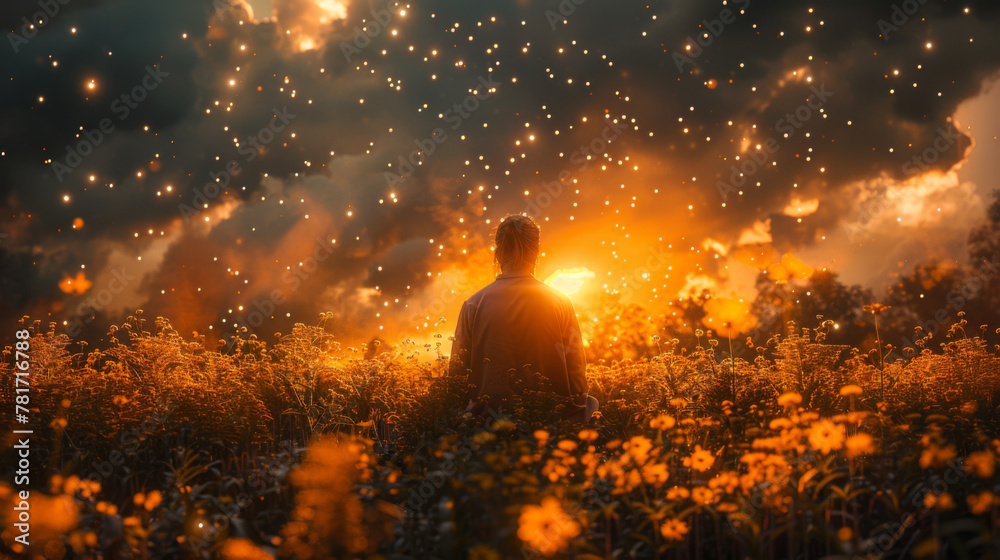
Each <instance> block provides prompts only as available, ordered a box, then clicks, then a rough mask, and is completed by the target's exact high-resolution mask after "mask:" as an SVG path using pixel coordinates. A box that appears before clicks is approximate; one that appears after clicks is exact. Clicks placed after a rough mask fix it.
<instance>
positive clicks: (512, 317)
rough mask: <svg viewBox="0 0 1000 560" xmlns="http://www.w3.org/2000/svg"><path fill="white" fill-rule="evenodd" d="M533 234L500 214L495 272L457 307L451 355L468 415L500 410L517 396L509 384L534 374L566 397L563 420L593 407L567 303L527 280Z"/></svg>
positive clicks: (586, 415) (524, 221) (533, 226)
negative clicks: (464, 374) (463, 374)
mask: <svg viewBox="0 0 1000 560" xmlns="http://www.w3.org/2000/svg"><path fill="white" fill-rule="evenodd" d="M539 233H540V228H539V227H538V224H537V223H536V222H535V220H533V219H531V218H530V217H527V216H521V215H508V216H507V217H506V218H504V219H503V221H501V222H500V225H499V226H497V232H496V242H495V246H496V251H495V252H494V255H493V260H494V263H495V264H497V265H499V267H500V272H501V273H500V274H499V275H498V276H497V278H496V280H495V281H494V282H493V283H491V284H490V285H489V286H486V287H485V288H483V289H482V290H480V291H478V292H476V294H475V295H473V296H472V297H470V298H469V299H468V300H467V301H466V302H465V303H464V304H463V305H462V311H461V312H460V313H459V316H458V325H457V326H456V328H455V341H454V343H453V344H452V353H451V356H452V360H453V362H454V364H456V365H457V366H458V367H461V368H462V369H463V370H468V372H469V385H470V387H471V389H470V401H469V408H468V410H470V411H472V412H475V413H477V414H485V413H486V412H487V410H489V409H493V410H496V411H502V410H503V409H504V408H505V402H506V401H507V399H508V398H509V397H510V396H511V395H513V394H516V393H518V392H519V387H518V386H517V383H516V381H515V380H517V379H521V380H530V377H531V376H532V374H535V373H538V374H541V375H542V376H543V377H544V378H546V379H547V380H548V383H549V388H550V389H551V390H552V391H554V392H555V393H556V394H558V395H562V396H564V397H566V402H565V404H564V406H561V407H559V410H560V412H561V413H562V415H563V417H565V418H566V419H569V420H574V421H578V422H586V421H588V420H590V417H591V416H592V415H593V414H594V412H595V411H596V410H597V407H598V403H597V399H595V398H594V397H591V396H589V395H587V379H586V376H585V369H586V357H585V355H584V350H583V340H582V338H581V336H580V323H579V322H578V321H577V319H576V312H575V311H574V309H573V303H572V302H570V300H569V298H568V297H567V296H566V295H565V294H563V293H562V292H559V291H558V290H556V289H554V288H552V287H550V286H547V285H545V284H544V283H542V282H540V281H538V280H537V279H536V278H535V276H534V274H535V263H536V261H537V260H538V238H539ZM529 382H530V381H529Z"/></svg>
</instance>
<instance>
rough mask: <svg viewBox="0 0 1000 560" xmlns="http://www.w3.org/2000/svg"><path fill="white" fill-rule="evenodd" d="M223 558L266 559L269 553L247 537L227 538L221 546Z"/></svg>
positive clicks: (234, 559)
mask: <svg viewBox="0 0 1000 560" xmlns="http://www.w3.org/2000/svg"><path fill="white" fill-rule="evenodd" d="M222 558H223V559H224V560H267V559H268V558H271V555H270V554H268V553H267V552H264V550H263V549H261V548H258V547H257V545H255V544H254V543H253V541H251V540H249V539H239V538H236V539H227V540H226V543H225V544H224V545H223V546H222Z"/></svg>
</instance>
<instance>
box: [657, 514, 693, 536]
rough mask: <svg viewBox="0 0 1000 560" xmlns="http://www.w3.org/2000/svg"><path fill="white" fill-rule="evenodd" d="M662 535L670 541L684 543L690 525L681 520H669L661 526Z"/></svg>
mask: <svg viewBox="0 0 1000 560" xmlns="http://www.w3.org/2000/svg"><path fill="white" fill-rule="evenodd" d="M660 534H661V535H663V538H665V539H667V540H668V541H682V540H684V536H685V535H687V534H688V524H687V523H685V522H683V521H681V520H680V519H668V520H666V521H664V522H663V525H660Z"/></svg>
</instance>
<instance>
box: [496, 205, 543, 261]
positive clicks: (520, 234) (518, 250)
mask: <svg viewBox="0 0 1000 560" xmlns="http://www.w3.org/2000/svg"><path fill="white" fill-rule="evenodd" d="M541 230H542V228H540V227H539V226H538V222H536V221H535V220H534V218H532V217H531V216H524V215H522V214H507V216H505V217H504V219H503V220H501V221H500V224H499V225H498V226H497V233H496V239H495V246H496V251H495V252H494V253H493V262H494V263H496V264H498V265H500V267H501V268H503V267H511V268H523V267H526V266H534V264H535V262H536V261H537V260H538V239H539V235H540V234H541Z"/></svg>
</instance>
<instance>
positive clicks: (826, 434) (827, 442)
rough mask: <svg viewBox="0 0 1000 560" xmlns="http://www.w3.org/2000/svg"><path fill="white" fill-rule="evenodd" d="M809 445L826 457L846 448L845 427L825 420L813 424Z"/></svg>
mask: <svg viewBox="0 0 1000 560" xmlns="http://www.w3.org/2000/svg"><path fill="white" fill-rule="evenodd" d="M809 445H811V446H812V448H813V449H815V450H817V451H819V452H821V453H823V455H826V454H828V453H830V452H831V451H836V450H837V449H840V448H841V447H843V446H844V427H843V426H840V425H837V424H834V423H833V422H831V421H829V420H826V419H823V420H819V421H817V422H813V425H812V428H811V429H810V430H809Z"/></svg>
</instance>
